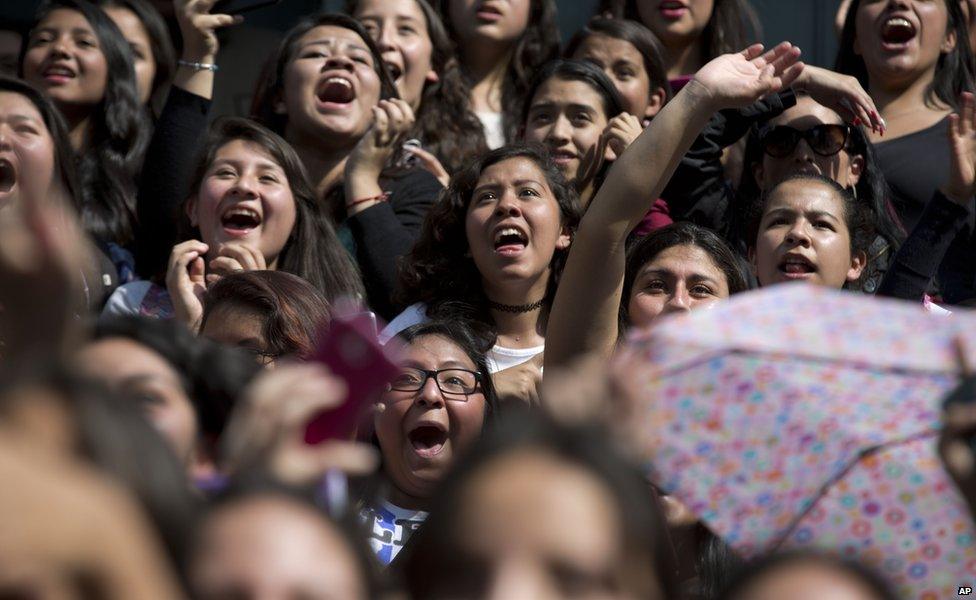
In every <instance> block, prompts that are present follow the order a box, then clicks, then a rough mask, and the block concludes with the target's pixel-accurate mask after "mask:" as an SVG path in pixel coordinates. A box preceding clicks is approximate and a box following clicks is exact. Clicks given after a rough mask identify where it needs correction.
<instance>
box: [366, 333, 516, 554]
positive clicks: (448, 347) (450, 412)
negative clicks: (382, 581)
mask: <svg viewBox="0 0 976 600" xmlns="http://www.w3.org/2000/svg"><path fill="white" fill-rule="evenodd" d="M390 344H392V345H393V346H394V347H395V348H396V349H397V350H398V351H399V357H400V358H399V374H398V375H397V376H396V377H395V378H394V379H393V381H391V382H390V383H389V385H388V386H387V391H386V392H385V393H384V394H383V395H382V397H381V398H380V401H379V404H378V406H377V411H376V414H375V417H374V418H373V427H374V431H375V437H374V443H375V444H376V445H377V446H378V447H379V449H380V455H381V459H382V467H381V469H380V471H381V474H380V478H379V481H377V482H374V484H375V485H372V486H370V487H371V488H372V489H370V490H367V492H366V493H365V494H364V504H363V507H362V510H361V512H360V516H361V517H362V519H363V520H364V521H365V523H366V526H367V529H368V530H369V532H370V540H369V541H370V544H371V545H372V547H373V550H374V551H376V555H377V558H378V559H379V560H380V562H382V563H383V564H385V565H388V564H390V563H391V562H392V561H393V559H394V558H396V556H397V554H398V553H399V552H400V550H401V549H402V548H403V546H404V545H405V544H406V543H407V541H408V540H409V538H410V536H411V534H412V533H413V532H414V531H415V530H416V529H417V528H419V527H420V526H421V525H422V524H423V521H424V520H425V519H426V518H427V510H428V503H429V502H430V500H431V498H432V496H433V493H434V491H435V490H436V489H437V487H438V486H439V485H440V482H441V479H443V477H444V476H445V474H446V473H447V472H448V470H449V469H450V468H451V467H452V466H453V465H454V464H455V462H456V461H457V460H458V457H460V456H461V455H463V454H464V452H466V451H467V450H468V448H470V447H471V445H472V444H473V443H474V442H475V441H477V440H478V439H479V438H480V437H481V433H482V431H483V430H484V429H485V427H487V426H488V425H489V423H490V421H491V419H492V418H493V415H494V412H495V410H496V409H497V407H496V401H495V389H494V387H493V385H492V381H491V376H490V375H489V373H488V365H487V363H486V362H485V353H484V349H483V347H482V346H483V344H481V343H480V342H479V341H478V339H477V338H476V337H475V336H474V335H473V333H472V332H471V331H470V330H468V329H467V327H465V326H463V325H460V324H458V323H456V322H447V321H441V322H437V321H433V322H428V323H423V324H419V325H414V326H412V327H409V328H407V329H405V330H403V331H401V332H400V333H398V334H397V336H396V337H395V338H394V339H393V340H392V341H391V342H390Z"/></svg>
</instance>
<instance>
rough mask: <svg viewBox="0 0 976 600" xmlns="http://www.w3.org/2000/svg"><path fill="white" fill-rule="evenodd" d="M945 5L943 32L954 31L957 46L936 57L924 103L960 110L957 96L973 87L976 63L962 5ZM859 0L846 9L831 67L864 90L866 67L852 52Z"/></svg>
mask: <svg viewBox="0 0 976 600" xmlns="http://www.w3.org/2000/svg"><path fill="white" fill-rule="evenodd" d="M942 2H943V3H944V4H945V6H946V9H947V12H948V15H949V22H948V23H947V26H946V34H949V33H955V34H956V47H955V48H953V49H952V50H951V51H949V52H948V53H946V54H942V55H941V56H939V62H938V64H937V66H936V69H935V78H934V79H933V80H932V84H931V85H930V86H929V88H928V89H927V90H926V91H925V103H926V104H927V105H928V106H930V107H931V106H935V105H937V104H938V103H939V102H942V103H943V104H945V105H946V106H950V107H952V108H953V109H956V110H958V109H959V95H960V94H962V92H971V91H973V90H974V89H976V62H974V58H973V53H972V52H971V50H970V46H969V28H968V26H967V23H966V19H965V17H964V15H963V12H962V7H960V6H959V2H956V1H955V0H942ZM860 6H861V0H853V1H852V2H851V5H850V7H849V8H848V9H847V18H846V19H845V20H844V29H843V30H841V34H840V46H839V47H838V50H837V59H836V61H835V63H834V70H835V71H837V72H838V73H844V74H846V75H852V76H854V77H857V79H858V81H860V82H861V86H862V87H864V89H866V90H867V89H870V88H869V87H868V68H867V65H866V64H865V63H864V58H863V57H862V56H861V55H860V54H858V53H857V52H855V51H854V40H855V39H856V38H857V11H858V9H859V8H860Z"/></svg>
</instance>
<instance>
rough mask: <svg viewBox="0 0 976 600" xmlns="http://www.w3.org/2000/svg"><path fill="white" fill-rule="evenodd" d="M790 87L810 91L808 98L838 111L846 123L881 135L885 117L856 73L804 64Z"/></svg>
mask: <svg viewBox="0 0 976 600" xmlns="http://www.w3.org/2000/svg"><path fill="white" fill-rule="evenodd" d="M793 88H794V89H795V90H797V91H800V92H806V93H808V94H810V97H811V98H813V99H814V100H816V101H817V102H818V103H820V104H822V105H824V106H826V107H827V108H829V109H831V110H833V111H834V112H835V113H837V114H839V115H840V116H841V117H842V118H843V119H844V120H845V121H847V122H848V123H852V124H854V125H864V126H865V127H870V128H871V130H872V131H875V132H877V133H879V134H881V135H884V130H885V122H884V119H882V118H881V115H879V114H878V109H877V107H875V105H874V100H872V99H871V96H870V94H868V93H867V92H866V91H865V90H864V88H863V87H861V82H859V81H858V80H857V78H856V77H851V76H850V75H841V74H840V73H834V72H833V71H828V70H827V69H821V68H820V67H814V66H811V65H806V66H805V67H804V68H803V72H802V73H800V76H799V77H797V78H796V81H794V82H793Z"/></svg>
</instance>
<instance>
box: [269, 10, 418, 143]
mask: <svg viewBox="0 0 976 600" xmlns="http://www.w3.org/2000/svg"><path fill="white" fill-rule="evenodd" d="M323 26H334V27H342V28H343V29H348V30H350V31H352V32H353V33H355V34H356V35H358V36H359V37H360V38H362V40H363V43H364V44H366V47H367V48H369V52H370V54H372V55H373V67H374V69H375V71H376V74H377V75H378V76H379V78H380V98H381V99H384V100H385V99H388V98H398V97H399V96H398V95H397V91H396V85H395V84H394V83H393V79H392V78H391V77H390V73H389V71H387V70H386V67H385V66H384V64H383V55H382V53H381V52H380V50H379V48H378V47H377V46H376V42H374V41H373V38H371V37H370V36H369V32H367V31H366V29H365V28H363V26H362V25H361V24H360V23H359V21H357V20H355V19H353V18H352V17H350V16H348V15H342V14H338V13H319V14H315V15H311V16H308V17H305V18H304V19H302V20H301V21H299V22H298V24H297V25H295V26H294V27H292V28H291V29H289V30H288V31H287V32H286V33H285V36H284V37H283V38H282V40H281V42H280V43H279V44H278V49H277V50H276V51H275V53H274V54H273V55H272V56H271V58H269V59H268V62H267V63H266V64H265V66H264V70H263V72H262V74H261V77H259V78H258V84H257V88H256V89H255V91H254V100H253V101H252V103H251V116H252V117H253V118H254V119H255V120H257V121H258V122H259V123H261V124H262V125H264V126H265V127H267V128H268V129H270V130H271V131H274V132H275V133H277V134H278V135H284V133H285V126H286V125H287V123H288V115H283V114H278V113H277V112H275V104H276V103H278V102H279V101H280V100H282V98H283V96H284V93H285V69H286V68H287V67H288V63H290V62H291V60H292V59H293V58H294V57H295V49H296V46H297V44H298V40H299V39H300V38H301V37H302V36H303V35H305V34H306V33H308V32H309V31H311V30H313V29H315V28H316V27H323Z"/></svg>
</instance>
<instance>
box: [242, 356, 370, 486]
mask: <svg viewBox="0 0 976 600" xmlns="http://www.w3.org/2000/svg"><path fill="white" fill-rule="evenodd" d="M345 400H346V386H345V384H343V382H342V381H340V380H339V379H337V378H336V377H334V376H333V375H332V374H331V373H329V371H328V369H326V368H325V367H324V366H321V365H316V364H311V363H310V364H301V365H299V364H292V365H287V364H286V365H280V366H278V367H276V368H274V369H271V370H267V371H265V372H263V373H262V374H261V375H260V376H258V378H257V379H256V380H255V381H254V382H253V383H252V384H251V385H250V387H249V388H248V390H247V393H246V394H245V396H244V399H243V400H242V402H241V403H240V404H238V405H237V406H236V407H235V408H234V412H233V414H232V415H231V419H230V422H229V423H228V425H227V430H226V432H225V433H224V448H223V450H224V451H223V455H224V458H225V460H226V461H227V464H226V465H225V466H226V467H228V468H230V469H231V470H232V471H234V470H237V469H243V468H247V467H249V466H254V465H255V464H260V465H262V466H264V467H267V468H269V469H271V471H272V472H273V473H274V474H275V475H276V476H277V477H279V478H281V479H282V480H284V481H287V482H290V483H293V484H305V483H309V482H311V481H315V480H316V479H317V478H320V477H321V476H322V475H323V474H324V473H326V472H327V471H329V470H331V469H338V470H341V471H343V472H345V473H348V474H353V475H366V474H369V473H371V472H372V471H373V470H374V469H375V468H376V467H377V465H378V464H379V460H378V456H377V453H376V451H375V449H373V448H372V447H370V446H369V445H367V444H361V443H356V442H352V441H348V442H347V441H327V442H324V443H322V444H318V445H315V446H311V445H309V444H306V443H305V439H304V438H305V428H306V426H307V425H308V422H309V421H310V420H311V419H312V418H313V417H315V415H317V414H318V413H320V412H321V411H323V410H328V409H331V408H335V407H337V406H339V405H341V404H342V403H343V402H345Z"/></svg>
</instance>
